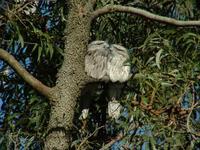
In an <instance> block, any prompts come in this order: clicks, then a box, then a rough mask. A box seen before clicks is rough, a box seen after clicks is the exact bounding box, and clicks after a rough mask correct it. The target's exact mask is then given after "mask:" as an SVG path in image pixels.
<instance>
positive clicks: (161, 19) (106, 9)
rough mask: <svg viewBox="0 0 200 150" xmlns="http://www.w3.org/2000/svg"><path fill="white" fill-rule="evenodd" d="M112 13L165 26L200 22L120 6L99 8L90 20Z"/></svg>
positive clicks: (197, 23) (198, 22) (193, 24)
mask: <svg viewBox="0 0 200 150" xmlns="http://www.w3.org/2000/svg"><path fill="white" fill-rule="evenodd" d="M114 12H121V13H131V14H135V15H138V16H142V17H145V18H147V19H150V20H154V21H158V22H161V23H165V24H170V25H175V26H200V21H197V20H194V21H181V20H176V19H173V18H169V17H164V16H159V15H156V14H153V13H151V12H148V11H146V10H143V9H140V8H134V7H129V6H121V5H109V6H105V7H103V8H99V9H97V10H95V11H94V12H93V13H92V19H95V18H97V17H99V16H101V15H104V14H108V13H114Z"/></svg>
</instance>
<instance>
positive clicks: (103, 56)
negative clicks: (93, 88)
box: [85, 41, 110, 81]
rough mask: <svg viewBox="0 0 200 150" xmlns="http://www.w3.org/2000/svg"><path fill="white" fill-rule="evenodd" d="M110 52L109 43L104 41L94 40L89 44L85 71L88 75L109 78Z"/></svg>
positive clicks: (102, 78)
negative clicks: (108, 62) (108, 63)
mask: <svg viewBox="0 0 200 150" xmlns="http://www.w3.org/2000/svg"><path fill="white" fill-rule="evenodd" d="M109 53H110V50H109V44H108V43H106V42H104V41H94V42H92V43H90V44H89V45H88V51H87V55H86V56H85V71H86V73H87V75H88V76H91V77H93V78H95V79H98V80H103V81H108V80H109V77H108V75H107V61H108V56H109Z"/></svg>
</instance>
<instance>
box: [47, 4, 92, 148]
mask: <svg viewBox="0 0 200 150" xmlns="http://www.w3.org/2000/svg"><path fill="white" fill-rule="evenodd" d="M82 1H83V2H82ZM90 1H91V0H89V1H88V2H86V0H76V2H74V1H73V0H71V2H68V6H69V13H68V19H67V24H66V30H65V37H64V38H65V51H64V62H63V65H62V67H61V69H60V70H59V73H58V80H57V84H56V87H54V90H53V92H52V101H54V103H53V104H52V106H51V114H50V120H49V125H48V133H47V136H46V140H45V149H46V150H52V149H54V150H65V149H69V148H70V142H71V137H70V130H71V129H72V125H73V117H74V110H75V106H76V101H77V97H78V96H79V94H80V92H81V91H80V90H81V86H82V85H84V83H85V81H86V75H85V72H84V57H85V53H86V48H87V44H88V40H89V33H90V25H91V16H90V15H91V11H92V7H93V6H92V3H91V2H90Z"/></svg>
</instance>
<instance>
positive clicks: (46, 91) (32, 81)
mask: <svg viewBox="0 0 200 150" xmlns="http://www.w3.org/2000/svg"><path fill="white" fill-rule="evenodd" d="M0 59H2V60H4V61H6V62H7V63H8V64H9V65H10V66H11V67H12V68H13V69H14V70H15V71H16V72H17V73H18V74H19V76H21V77H22V78H23V79H24V81H25V82H27V83H28V84H29V85H31V86H32V87H33V88H34V89H36V90H37V91H38V92H39V93H41V94H42V95H44V96H46V97H50V91H51V88H50V87H48V86H46V85H44V84H43V83H41V82H40V81H39V80H37V79H36V78H35V77H33V76H32V75H31V74H30V73H29V72H27V71H26V70H25V69H24V68H23V67H22V66H21V65H20V63H19V62H18V61H17V60H16V59H15V58H14V57H13V56H12V55H11V54H9V53H8V52H7V51H5V50H3V49H1V48H0Z"/></svg>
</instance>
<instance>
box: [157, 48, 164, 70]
mask: <svg viewBox="0 0 200 150" xmlns="http://www.w3.org/2000/svg"><path fill="white" fill-rule="evenodd" d="M162 52H163V49H161V50H159V51H158V52H157V53H156V65H157V67H158V68H159V69H160V60H161V54H162Z"/></svg>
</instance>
